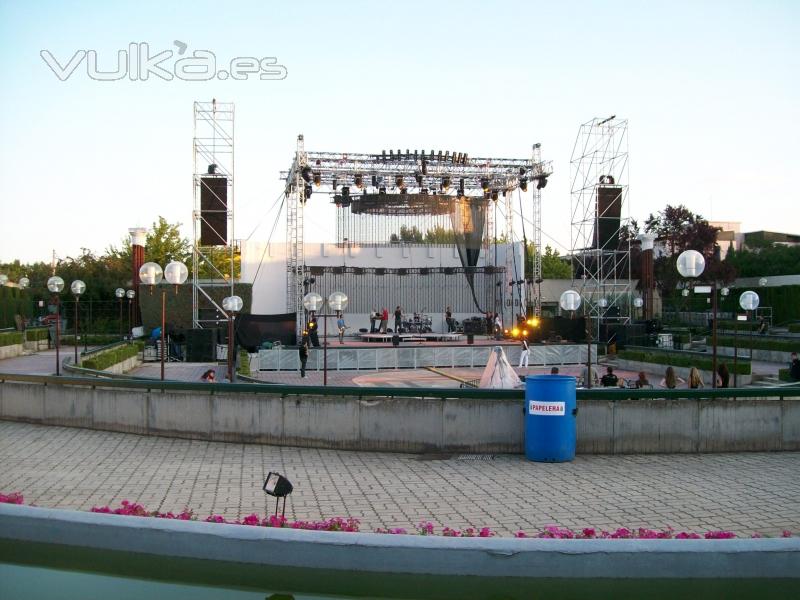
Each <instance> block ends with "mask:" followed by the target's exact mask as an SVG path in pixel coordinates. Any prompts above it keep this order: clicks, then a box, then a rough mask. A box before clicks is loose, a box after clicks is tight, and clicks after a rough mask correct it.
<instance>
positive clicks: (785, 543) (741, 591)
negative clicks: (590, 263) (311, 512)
mask: <svg viewBox="0 0 800 600" xmlns="http://www.w3.org/2000/svg"><path fill="white" fill-rule="evenodd" d="M59 550H61V551H60V552H59ZM3 560H5V561H8V562H16V563H20V562H21V563H23V564H32V565H37V564H39V565H41V564H45V565H51V564H52V563H53V562H55V561H59V560H60V564H57V565H56V566H59V567H61V568H83V569H84V570H86V569H89V570H95V571H105V572H106V573H109V572H110V574H122V575H125V576H132V577H136V576H138V577H144V578H159V577H160V578H169V579H172V580H173V581H174V580H175V579H179V578H183V580H184V581H187V580H188V581H190V582H192V581H198V580H199V581H203V582H208V581H209V579H208V578H209V577H212V576H213V577H216V579H215V580H214V583H216V584H217V585H224V584H226V583H227V584H228V585H230V586H236V587H237V588H240V587H261V586H263V587H267V586H269V587H271V588H272V589H273V590H275V587H277V588H278V589H279V590H280V589H284V590H287V591H288V590H291V591H292V592H295V593H296V592H303V591H318V592H321V591H325V592H328V593H334V592H338V593H349V594H354V595H358V597H363V596H368V597H375V596H376V595H380V596H381V597H384V596H385V595H386V594H388V595H389V597H406V598H407V597H414V598H430V597H436V598H461V599H468V598H485V597H490V596H491V597H503V598H532V597H539V596H540V594H543V595H544V596H547V597H566V596H569V597H620V595H622V596H627V593H629V592H630V591H631V588H632V587H633V588H636V587H637V586H641V584H642V583H648V580H658V581H659V584H658V586H659V588H660V587H662V586H665V587H667V588H668V589H667V592H668V593H667V594H666V597H686V596H687V595H689V594H690V593H691V592H694V593H691V595H697V593H698V592H700V593H699V595H701V596H702V595H703V591H705V592H706V593H709V592H713V593H712V594H711V595H712V596H713V597H733V596H736V597H751V595H752V594H754V593H755V594H756V595H755V596H752V597H759V598H768V597H790V596H791V595H792V594H793V593H796V592H797V591H798V589H800V538H787V539H781V538H775V539H742V540H738V539H734V540H549V539H544V540H543V539H514V538H446V537H431V536H413V535H381V534H374V533H337V532H316V531H301V530H292V529H274V528H266V527H243V526H241V525H222V524H215V523H203V522H192V521H172V520H165V519H143V518H141V517H124V516H118V515H102V514H94V513H80V512H73V511H65V510H54V509H43V508H34V507H28V506H14V505H0V561H3ZM154 564H158V566H159V568H153V565H154ZM114 570H116V573H114ZM248 573H249V575H248ZM173 578H174V579H173ZM226 578H227V579H226ZM604 582H606V585H604ZM681 582H682V583H681ZM654 583H655V581H652V582H650V584H649V585H650V588H649V589H648V588H647V587H639V588H638V589H639V593H641V592H649V593H646V594H642V595H643V596H646V597H653V598H656V597H664V594H663V593H660V592H659V591H658V590H657V589H654V588H653V587H652V586H653V584H654ZM415 586H416V587H415ZM773 586H777V587H773ZM263 587H262V589H263ZM579 590H580V591H582V593H581V594H580V595H575V592H577V591H579ZM790 590H794V592H790ZM356 591H358V592H360V593H357V594H356V593H355V592H356ZM545 592H547V593H545ZM776 592H777V593H776ZM609 593H610V595H607V594H609ZM786 593H789V595H788V596H784V594H786ZM408 594H412V595H408ZM731 594H732V595H731ZM362 595H363V596H362ZM637 595H639V594H637ZM634 597H635V596H634Z"/></svg>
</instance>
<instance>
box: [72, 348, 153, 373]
mask: <svg viewBox="0 0 800 600" xmlns="http://www.w3.org/2000/svg"><path fill="white" fill-rule="evenodd" d="M143 347H144V346H143V344H141V343H134V344H125V345H124V346H115V347H113V348H109V349H108V350H101V351H100V352H97V353H96V354H92V355H91V356H89V357H88V358H85V359H83V361H82V362H81V366H82V367H84V368H86V369H94V370H95V371H104V370H105V369H108V368H109V367H111V366H113V365H116V364H118V363H121V362H123V361H125V360H128V359H129V358H133V357H134V356H136V355H137V354H139V353H140V352H141V351H142V349H143Z"/></svg>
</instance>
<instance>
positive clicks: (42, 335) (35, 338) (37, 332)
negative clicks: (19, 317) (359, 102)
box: [25, 327, 50, 342]
mask: <svg viewBox="0 0 800 600" xmlns="http://www.w3.org/2000/svg"><path fill="white" fill-rule="evenodd" d="M49 337H50V330H48V329H47V327H35V328H33V329H26V330H25V339H26V340H27V341H29V342H39V341H41V340H46V339H48V338H49Z"/></svg>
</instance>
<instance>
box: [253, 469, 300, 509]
mask: <svg viewBox="0 0 800 600" xmlns="http://www.w3.org/2000/svg"><path fill="white" fill-rule="evenodd" d="M261 489H263V490H264V493H265V494H267V495H269V496H272V497H273V498H275V515H276V516H277V514H278V500H279V499H280V498H283V513H282V514H283V515H285V514H286V496H288V495H289V494H291V493H292V490H294V486H293V485H292V483H291V482H290V481H289V480H288V479H286V477H284V476H283V475H281V474H280V473H275V472H272V471H270V473H269V474H268V475H267V478H266V479H265V480H264V486H263V487H262V488H261Z"/></svg>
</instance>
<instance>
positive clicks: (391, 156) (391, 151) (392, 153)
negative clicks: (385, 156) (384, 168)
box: [389, 150, 394, 160]
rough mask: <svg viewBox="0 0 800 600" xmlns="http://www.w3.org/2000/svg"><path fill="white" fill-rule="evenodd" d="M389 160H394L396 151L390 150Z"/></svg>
mask: <svg viewBox="0 0 800 600" xmlns="http://www.w3.org/2000/svg"><path fill="white" fill-rule="evenodd" d="M389 160H394V150H389Z"/></svg>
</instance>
